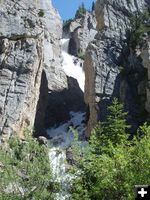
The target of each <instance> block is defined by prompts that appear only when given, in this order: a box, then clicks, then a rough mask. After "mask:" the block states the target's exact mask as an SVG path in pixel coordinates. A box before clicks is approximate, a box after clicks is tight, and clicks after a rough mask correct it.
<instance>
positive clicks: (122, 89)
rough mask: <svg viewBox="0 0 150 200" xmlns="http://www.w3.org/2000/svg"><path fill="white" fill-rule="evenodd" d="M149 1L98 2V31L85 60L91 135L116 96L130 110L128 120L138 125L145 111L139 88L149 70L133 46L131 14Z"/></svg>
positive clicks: (96, 10)
mask: <svg viewBox="0 0 150 200" xmlns="http://www.w3.org/2000/svg"><path fill="white" fill-rule="evenodd" d="M147 3H148V1H145V0H138V1H134V0H131V1H128V0H112V1H108V0H97V2H96V6H95V13H96V19H97V30H98V33H97V34H96V36H95V38H94V40H93V41H92V42H91V43H90V44H89V46H88V48H87V51H86V55H85V62H84V70H85V77H86V78H85V102H86V104H87V106H88V113H89V116H88V127H87V135H88V136H89V134H90V132H91V130H92V128H93V127H94V125H95V124H96V122H97V120H98V119H100V120H104V118H105V116H106V113H107V111H106V107H107V105H108V104H109V103H110V100H111V99H112V97H113V96H116V97H118V98H119V99H120V100H123V101H124V103H125V107H126V109H127V110H128V111H129V119H128V120H129V121H130V122H131V123H132V124H133V125H135V127H137V125H138V124H139V123H140V120H141V119H139V118H140V117H139V113H140V114H141V112H144V108H143V101H145V97H143V98H144V99H143V100H141V99H140V102H137V99H138V98H139V94H138V91H137V90H138V86H139V84H142V81H144V80H145V79H146V70H145V69H144V67H143V66H142V61H141V59H140V58H139V57H138V56H137V55H136V53H135V52H133V51H132V50H131V49H130V46H129V33H130V30H131V24H130V18H131V17H132V16H133V14H134V13H135V12H138V13H140V12H141V11H143V10H144V9H146V8H147V7H148V5H147ZM122 67H123V71H122V72H121V68H122ZM123 72H125V73H123ZM143 84H144V83H143ZM141 101H142V106H140V104H141ZM136 118H137V119H136Z"/></svg>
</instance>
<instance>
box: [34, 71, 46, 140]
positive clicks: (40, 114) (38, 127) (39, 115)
mask: <svg viewBox="0 0 150 200" xmlns="http://www.w3.org/2000/svg"><path fill="white" fill-rule="evenodd" d="M47 104H48V81H47V77H46V74H45V71H44V70H43V72H42V78H41V86H40V95H39V100H38V105H37V109H36V116H35V123H34V136H35V137H37V136H40V135H44V136H45V135H46V133H45V131H44V126H45V121H44V120H45V112H46V108H47Z"/></svg>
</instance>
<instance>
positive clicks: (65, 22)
mask: <svg viewBox="0 0 150 200" xmlns="http://www.w3.org/2000/svg"><path fill="white" fill-rule="evenodd" d="M72 21H73V20H72V19H68V20H66V21H64V22H63V30H65V29H68V28H69V26H70V24H71V22H72Z"/></svg>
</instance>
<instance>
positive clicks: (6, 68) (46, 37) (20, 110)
mask: <svg viewBox="0 0 150 200" xmlns="http://www.w3.org/2000/svg"><path fill="white" fill-rule="evenodd" d="M61 35H62V22H61V20H60V17H59V15H58V13H57V11H56V10H55V9H54V8H53V7H52V5H51V2H50V1H49V0H44V1H42V0H38V1H32V0H28V1H26V0H21V1H18V0H14V1H11V0H6V1H1V2H0V127H1V128H0V133H3V137H5V136H9V135H10V134H12V133H13V132H16V133H17V134H19V135H20V136H21V135H22V131H23V130H24V128H25V127H28V126H30V127H33V125H34V123H35V116H36V124H38V123H39V122H41V123H43V118H44V114H43V110H44V109H46V105H44V107H43V104H44V103H45V104H46V100H45V98H47V93H48V91H52V90H62V89H64V88H67V77H66V75H65V73H64V72H63V70H62V66H61V48H60V38H61ZM41 79H43V80H41ZM41 82H42V83H44V84H46V85H41ZM40 90H41V91H43V94H40ZM39 94H40V96H39ZM41 98H43V99H41ZM37 104H38V109H37ZM37 110H38V112H37ZM41 111H42V113H41Z"/></svg>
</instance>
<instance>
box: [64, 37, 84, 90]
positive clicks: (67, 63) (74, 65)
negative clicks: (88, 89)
mask: <svg viewBox="0 0 150 200" xmlns="http://www.w3.org/2000/svg"><path fill="white" fill-rule="evenodd" d="M61 43H62V57H63V69H64V71H65V73H66V75H67V76H71V77H73V78H75V79H77V81H78V83H79V86H80V88H81V90H82V91H83V92H84V82H85V74H84V70H83V61H82V60H81V59H79V58H77V57H75V56H72V55H70V54H69V53H68V45H69V39H62V40H61Z"/></svg>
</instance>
